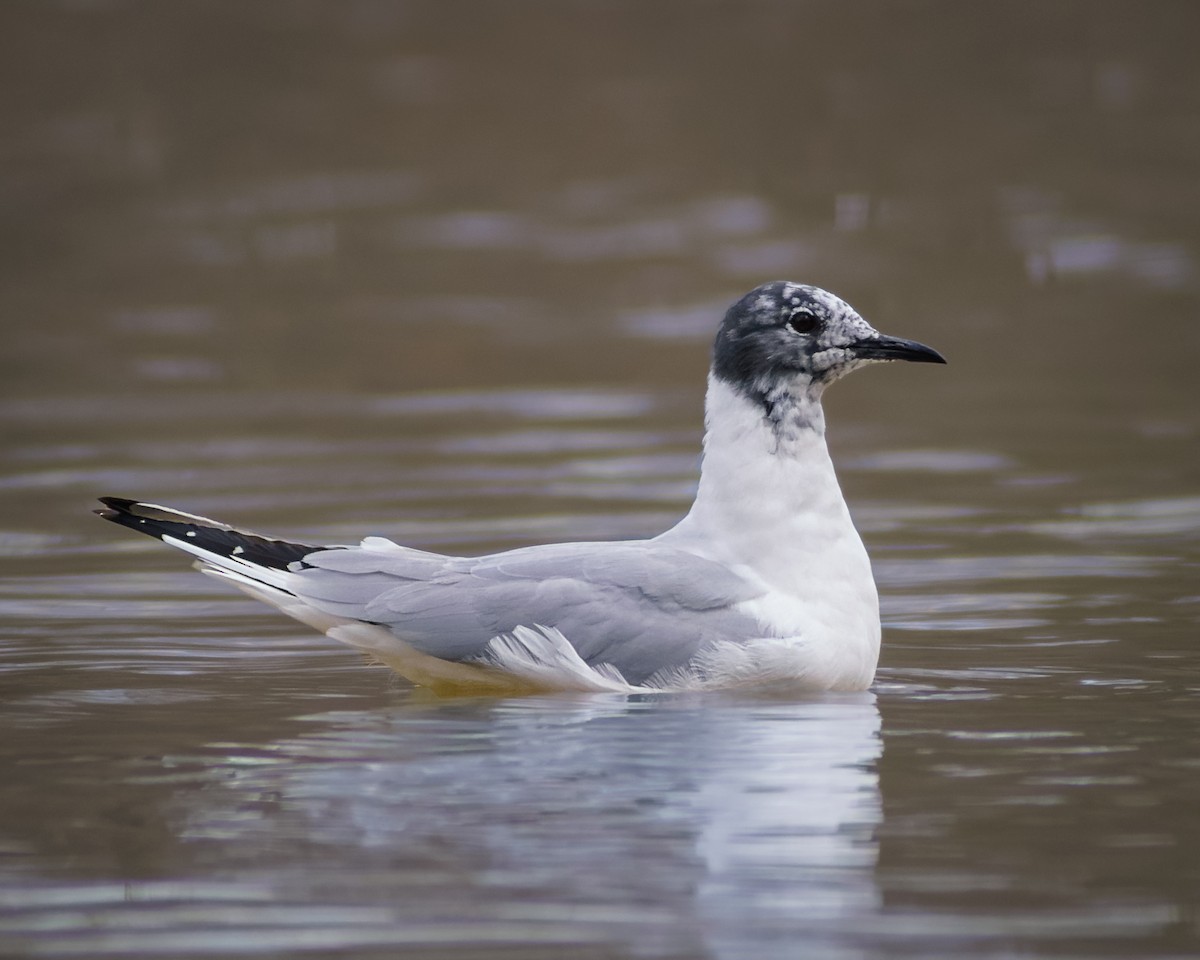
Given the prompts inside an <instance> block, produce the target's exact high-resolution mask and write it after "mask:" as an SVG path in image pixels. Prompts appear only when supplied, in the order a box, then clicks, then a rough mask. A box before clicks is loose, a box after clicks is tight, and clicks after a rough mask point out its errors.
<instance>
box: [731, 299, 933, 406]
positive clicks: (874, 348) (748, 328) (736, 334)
mask: <svg viewBox="0 0 1200 960" xmlns="http://www.w3.org/2000/svg"><path fill="white" fill-rule="evenodd" d="M880 360H915V361H918V362H924V363H945V362H946V361H945V360H944V359H943V358H942V355H941V354H940V353H938V352H937V351H936V350H933V349H931V348H930V347H927V346H925V345H923V344H920V343H917V342H915V341H913V340H901V339H899V338H898V337H887V336H884V335H883V334H881V333H880V332H879V331H878V330H876V329H875V328H874V327H872V326H871V325H870V324H869V323H867V321H866V320H864V319H863V318H862V317H860V316H859V315H858V314H857V313H856V312H855V310H854V308H853V307H851V306H850V304H848V303H846V302H845V301H844V300H842V299H840V298H838V297H835V296H834V295H833V294H832V293H829V292H828V291H827V290H822V289H820V288H819V287H809V286H805V285H804V284H801V283H788V282H785V281H776V282H774V283H766V284H763V285H762V286H761V287H756V288H755V289H753V290H751V291H750V292H749V293H748V294H746V295H745V296H744V297H742V298H741V299H740V300H738V301H737V302H736V303H734V304H733V306H731V307H730V308H729V311H728V312H727V313H726V314H725V321H724V322H723V323H722V324H721V329H720V330H719V331H718V332H717V339H716V343H715V344H714V345H713V373H714V374H715V375H716V376H717V377H719V378H720V379H722V380H724V381H726V382H727V383H728V384H729V385H730V386H732V387H734V388H735V389H736V390H737V391H738V392H739V393H741V394H743V395H744V396H746V397H749V398H750V399H752V400H755V401H756V402H759V403H770V402H772V400H773V398H776V397H778V396H779V395H780V394H781V393H784V392H786V393H788V394H791V395H792V396H797V395H799V394H802V393H807V394H809V395H811V396H819V395H820V392H821V390H823V389H824V388H825V387H826V386H827V385H828V384H830V383H832V382H833V381H834V380H837V379H839V378H840V377H844V376H845V375H846V374H847V373H849V372H850V371H851V370H854V369H855V368H857V367H860V366H862V365H863V364H865V363H871V362H876V361H880Z"/></svg>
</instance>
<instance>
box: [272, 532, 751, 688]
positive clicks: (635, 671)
mask: <svg viewBox="0 0 1200 960" xmlns="http://www.w3.org/2000/svg"><path fill="white" fill-rule="evenodd" d="M304 564H305V566H306V568H305V569H302V570H299V571H298V572H297V573H296V574H295V576H294V579H293V584H294V586H293V589H294V590H295V592H296V593H297V595H298V596H300V597H301V598H302V599H304V600H305V601H307V602H309V603H311V604H313V605H314V606H317V607H319V608H320V609H322V610H325V611H326V612H328V613H332V614H335V615H338V616H343V617H349V618H353V619H358V620H367V621H370V622H372V623H378V624H381V625H384V626H386V627H388V628H389V629H391V630H392V632H393V633H395V634H396V635H397V636H398V637H400V638H402V639H403V640H405V641H407V642H408V643H410V644H412V646H414V647H415V648H416V649H418V650H420V651H422V652H424V653H428V654H431V655H433V656H436V657H440V658H442V659H445V660H469V659H472V658H475V657H479V656H481V655H482V654H483V653H484V651H485V648H486V647H487V644H488V642H489V641H490V640H492V638H494V637H497V636H499V635H502V634H507V633H511V632H512V631H513V630H515V629H516V628H517V627H519V626H526V627H531V626H534V625H538V626H543V627H554V628H556V629H558V631H559V632H560V633H562V635H563V636H565V637H566V639H567V641H568V642H569V643H570V644H571V645H572V646H573V647H574V648H575V649H576V650H577V651H578V653H579V655H580V657H581V658H582V659H583V660H584V661H585V662H586V663H588V664H590V665H593V666H595V665H597V664H601V663H607V664H611V665H612V666H614V667H616V668H617V669H618V670H620V671H621V674H622V675H623V676H624V677H625V679H626V680H627V681H629V682H630V683H634V684H637V683H642V682H643V681H645V680H646V679H647V678H649V677H650V676H652V675H653V674H655V673H657V672H658V671H660V670H662V669H664V668H670V667H677V666H682V665H683V664H685V663H686V662H687V661H688V660H690V659H691V658H692V657H693V656H694V655H695V653H696V652H697V651H698V650H700V649H702V648H704V647H705V646H707V645H709V644H711V643H714V642H715V641H717V640H723V639H724V640H731V639H739V638H746V637H750V636H753V635H755V632H756V629H757V628H756V625H755V623H754V621H753V619H751V618H750V617H748V616H746V615H744V614H741V613H738V612H736V611H735V610H733V609H732V607H733V605H734V604H736V603H738V602H740V601H743V600H748V599H751V598H753V597H755V596H757V595H758V593H759V591H758V590H757V589H756V588H754V587H753V586H752V585H751V584H749V583H748V582H747V581H745V580H743V579H742V578H741V577H739V576H737V575H736V574H734V573H732V572H730V571H729V570H728V569H727V568H726V567H723V566H721V565H720V564H717V563H714V562H712V561H710V560H705V559H703V558H701V557H697V556H695V555H694V554H690V553H687V552H685V551H682V550H677V549H674V548H671V547H666V546H661V545H659V544H657V543H655V542H654V541H627V542H621V543H566V544H548V545H545V546H538V547H526V548H524V549H521V550H513V551H510V552H507V553H500V554H493V555H491V556H485V557H478V558H465V557H442V556H438V555H437V554H430V553H422V552H420V551H416V550H412V551H410V550H404V549H399V550H397V549H394V548H393V549H389V550H363V549H356V548H351V549H341V550H328V551H320V552H318V553H313V554H309V555H307V556H306V557H305V558H304Z"/></svg>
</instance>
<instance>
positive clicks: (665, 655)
mask: <svg viewBox="0 0 1200 960" xmlns="http://www.w3.org/2000/svg"><path fill="white" fill-rule="evenodd" d="M891 359H908V360H923V361H931V362H944V361H943V360H942V358H941V357H940V355H938V354H937V353H936V352H935V351H933V350H931V349H930V348H928V347H924V346H922V345H921V344H917V343H914V342H912V341H907V340H899V339H896V338H891V337H884V336H883V335H881V334H879V333H878V332H877V331H875V330H874V329H873V328H871V327H870V326H869V325H868V324H867V323H866V322H865V321H864V320H862V319H861V318H860V317H859V316H858V314H857V313H855V312H854V311H853V309H852V308H850V307H849V305H847V304H845V303H844V302H843V301H841V300H839V299H838V298H836V297H834V296H833V295H832V294H829V293H827V292H826V291H823V290H819V289H817V288H815V287H807V286H803V285H800V284H793V283H783V282H777V283H773V284H766V285H764V286H762V287H759V288H756V289H755V290H753V291H751V292H750V293H748V294H747V295H746V296H745V297H743V298H741V299H740V300H739V301H737V302H736V303H735V304H734V305H733V306H732V307H731V308H730V310H729V312H728V313H727V314H726V317H725V320H724V322H723V324H722V326H721V329H720V331H719V332H718V335H717V341H716V344H715V347H714V362H713V367H712V371H711V373H710V376H709V383H708V392H707V395H706V402H705V439H704V458H703V462H702V468H701V476H700V484H699V489H698V491H697V494H696V499H695V502H694V503H693V505H692V507H691V510H690V511H689V512H688V514H687V515H686V516H685V517H684V518H683V519H682V520H681V521H680V522H679V523H678V524H677V525H676V526H674V527H673V528H671V529H670V530H668V531H666V532H665V533H663V534H661V535H659V536H658V537H655V538H653V539H649V540H633V541H621V542H600V543H565V544H546V545H541V546H531V547H524V548H521V549H517V550H511V551H507V552H504V553H498V554H492V555H487V556H482V557H447V556H442V555H440V554H435V553H429V552H426V551H422V550H416V549H413V548H410V547H405V546H401V545H399V544H396V543H393V542H391V541H389V540H386V539H383V538H380V537H368V538H366V539H365V540H363V541H362V542H361V543H360V544H358V545H355V546H336V547H317V546H308V545H304V544H296V543H290V542H288V541H280V540H270V539H267V538H262V537H258V536H256V535H254V534H249V533H245V532H243V531H238V530H234V529H233V528H231V527H228V526H226V525H225V524H221V523H218V522H216V521H212V520H208V519H206V518H202V517H195V516H191V515H189V514H185V513H182V512H180V511H176V510H172V509H170V508H165V507H158V506H155V505H153V504H146V503H140V502H138V501H133V500H125V499H118V498H111V497H109V498H102V501H103V502H104V503H105V504H106V507H105V509H103V510H100V511H98V512H99V513H100V514H101V516H103V517H105V518H106V519H109V520H112V521H114V522H117V523H120V524H122V525H124V526H129V527H131V528H134V529H137V530H140V531H141V532H145V533H148V534H151V535H154V536H157V537H160V538H161V539H163V540H164V541H165V542H168V543H170V544H171V545H173V546H176V547H179V548H180V549H182V550H185V551H186V552H188V553H191V554H193V555H195V556H196V557H197V558H198V560H199V564H198V565H199V566H200V569H201V570H203V571H204V572H205V573H208V574H211V575H213V576H216V577H218V578H221V579H224V580H227V581H230V582H232V583H233V584H234V585H236V586H237V587H239V588H241V589H242V590H244V591H245V592H247V593H249V594H251V595H252V596H255V597H257V598H259V599H261V600H264V601H266V602H267V603H270V604H271V605H273V606H275V607H277V608H278V609H280V610H281V611H283V612H284V613H286V614H288V615H289V616H292V617H295V618H296V619H298V620H301V621H303V622H305V623H307V624H309V625H311V626H313V627H315V628H317V629H319V630H322V631H324V632H325V633H327V634H328V635H329V636H331V637H333V638H334V639H337V640H339V641H342V642H344V643H347V644H349V645H350V646H353V647H357V648H359V649H361V650H363V651H365V652H367V653H368V654H370V655H371V656H372V657H374V658H375V659H378V660H380V661H382V662H384V663H386V664H388V665H389V666H391V667H392V668H393V669H394V670H396V672H397V673H399V674H401V675H402V676H404V677H406V678H408V679H409V680H411V681H413V682H414V683H418V684H422V685H425V686H429V687H433V688H434V689H438V690H443V691H446V690H468V691H493V692H499V691H513V690H527V689H533V690H538V689H558V690H562V689H568V690H613V691H625V692H629V691H639V690H668V689H696V688H722V687H732V686H752V687H756V688H761V687H783V688H794V689H828V690H860V689H865V688H866V687H867V686H869V685H870V683H871V681H872V679H873V677H874V673H875V666H876V662H877V660H878V655H879V643H880V623H879V604H878V597H877V594H876V589H875V581H874V578H873V576H872V574H871V566H870V561H869V559H868V557H867V553H866V550H865V548H864V546H863V543H862V540H861V538H860V537H859V535H858V532H857V531H856V530H855V528H854V524H853V522H852V521H851V518H850V513H849V510H848V508H847V506H846V503H845V500H844V499H843V497H842V494H841V489H840V487H839V485H838V482H837V477H836V475H835V473H834V469H833V463H832V461H831V459H830V457H829V452H828V449H827V447H826V444H825V420H824V414H823V411H822V409H821V394H822V392H823V391H824V388H825V387H826V386H827V385H828V384H829V383H831V382H833V381H834V380H836V379H838V378H839V377H841V376H843V375H844V374H845V373H847V372H849V371H850V370H851V369H854V368H855V367H856V366H858V365H861V364H862V363H866V362H870V361H872V360H891Z"/></svg>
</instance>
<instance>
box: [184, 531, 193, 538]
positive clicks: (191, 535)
mask: <svg viewBox="0 0 1200 960" xmlns="http://www.w3.org/2000/svg"><path fill="white" fill-rule="evenodd" d="M195 535H196V531H195V530H189V531H188V532H187V533H186V534H184V536H188V537H194V536H195Z"/></svg>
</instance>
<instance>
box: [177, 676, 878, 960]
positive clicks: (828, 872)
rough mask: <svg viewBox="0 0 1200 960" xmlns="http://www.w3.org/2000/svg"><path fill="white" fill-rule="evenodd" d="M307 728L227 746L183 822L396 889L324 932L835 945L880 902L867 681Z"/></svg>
mask: <svg viewBox="0 0 1200 960" xmlns="http://www.w3.org/2000/svg"><path fill="white" fill-rule="evenodd" d="M304 721H305V723H306V724H307V725H309V726H310V727H311V732H308V733H304V734H302V735H300V736H296V737H293V738H290V739H285V740H280V741H278V742H275V743H272V744H268V745H261V744H260V745H253V746H251V745H242V746H238V745H234V744H221V745H214V746H219V748H220V750H221V752H222V754H223V757H222V760H221V762H220V763H219V769H214V774H215V776H214V787H215V789H212V790H203V791H196V792H194V793H192V794H191V796H190V797H189V806H190V809H189V810H188V812H187V814H186V817H185V825H184V826H183V835H184V836H183V839H185V840H189V841H192V842H200V843H204V842H209V843H216V844H220V845H221V847H222V848H223V849H225V850H226V851H230V850H235V851H237V852H236V854H235V856H236V857H237V858H238V860H239V862H240V864H241V872H240V877H241V879H243V880H247V879H249V878H250V877H251V876H253V877H254V878H255V879H256V880H257V881H260V882H267V883H270V884H271V886H272V888H273V889H275V890H277V891H280V893H281V895H285V896H286V897H287V899H288V901H289V902H291V903H296V902H297V901H300V902H304V903H307V904H310V905H311V906H312V907H313V909H314V910H323V909H326V908H330V907H333V906H350V905H362V904H364V903H369V904H372V905H376V906H378V905H381V904H386V906H387V910H386V917H385V918H382V919H381V917H380V916H379V914H378V912H375V913H373V914H372V918H373V919H372V920H371V922H370V925H369V928H368V927H364V926H362V924H357V925H356V924H354V923H346V924H344V925H341V926H339V927H338V928H337V929H335V930H327V931H324V932H323V934H322V938H321V939H322V942H329V943H332V942H337V943H340V944H341V945H343V946H346V947H349V946H353V945H354V944H355V943H372V944H379V943H386V942H394V943H396V944H402V943H403V944H412V943H414V942H428V941H429V940H431V939H432V940H436V941H437V942H438V943H440V944H442V945H443V946H444V945H446V944H448V943H450V944H455V945H458V946H461V947H463V948H469V947H472V946H480V945H481V944H483V943H488V944H496V943H497V942H508V943H513V942H517V943H543V944H547V943H562V944H567V943H570V944H587V943H591V944H598V943H603V944H608V945H613V944H618V943H619V944H624V945H626V946H628V947H629V948H630V949H631V950H633V951H634V952H636V953H638V954H640V955H646V956H656V955H663V956H665V955H679V954H680V952H681V951H682V952H683V953H686V954H689V955H695V956H712V957H739V956H751V955H752V956H756V957H773V956H780V957H785V956H786V957H792V956H795V950H796V947H797V944H798V943H803V944H807V945H809V946H811V947H813V948H817V947H819V948H821V949H822V950H824V951H825V952H824V954H823V955H827V956H830V955H837V952H838V948H839V946H845V944H846V939H847V932H848V931H852V930H853V929H854V926H855V920H856V918H858V917H861V916H864V915H869V914H873V913H874V912H875V910H876V909H877V906H878V898H877V891H876V887H875V883H874V867H875V861H876V855H877V848H876V843H875V839H874V833H875V828H876V827H877V825H878V823H879V821H880V817H881V803H880V797H879V789H878V775H877V771H876V766H877V761H878V759H879V756H880V753H881V740H880V735H879V728H880V719H879V712H878V709H877V707H876V705H875V700H874V697H873V695H871V694H855V695H850V696H834V695H824V696H821V697H819V698H815V699H811V700H805V701H800V702H781V701H777V700H763V699H753V698H749V697H735V696H732V695H729V696H725V695H722V696H711V695H710V696H690V697H689V696H679V697H621V696H616V695H613V696H608V695H603V696H589V697H579V698H567V697H541V698H528V699H519V700H486V701H483V700H480V701H438V702H432V701H420V700H417V699H415V698H414V699H407V700H405V701H403V702H401V703H400V704H398V705H396V706H394V707H392V708H389V709H386V710H381V711H361V712H342V713H325V714H320V715H315V716H311V717H307V718H304ZM218 784H219V786H218ZM226 866H228V864H227V865H226ZM315 916H316V914H315V913H314V916H313V918H310V919H314V918H315ZM364 922H365V921H364ZM259 929H261V926H260V927H259ZM303 933H304V935H305V936H311V935H312V934H313V929H312V925H311V923H310V924H309V925H308V926H307V927H306V928H305V930H304V931H303ZM280 934H281V932H280V931H276V932H275V938H274V940H273V941H272V942H281V939H282V941H283V942H286V940H287V937H286V936H283V937H282V938H281V936H280ZM299 934H300V931H297V935H298V936H299ZM250 935H251V936H252V937H253V934H250ZM423 938H424V939H423ZM297 942H298V943H299V942H302V941H300V940H298V941H297Z"/></svg>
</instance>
